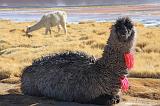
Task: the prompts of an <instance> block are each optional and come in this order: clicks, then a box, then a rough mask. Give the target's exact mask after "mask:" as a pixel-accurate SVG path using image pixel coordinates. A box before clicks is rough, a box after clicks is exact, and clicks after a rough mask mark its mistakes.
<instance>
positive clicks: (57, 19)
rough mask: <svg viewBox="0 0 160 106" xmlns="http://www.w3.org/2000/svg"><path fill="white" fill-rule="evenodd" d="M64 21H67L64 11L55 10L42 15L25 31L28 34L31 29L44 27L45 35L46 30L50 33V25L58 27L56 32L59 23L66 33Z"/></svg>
mask: <svg viewBox="0 0 160 106" xmlns="http://www.w3.org/2000/svg"><path fill="white" fill-rule="evenodd" d="M66 21H67V13H66V12H65V11H55V12H53V13H49V14H46V15H43V17H42V18H41V20H40V21H39V22H37V23H36V24H35V25H33V26H30V27H28V28H27V30H26V33H27V34H28V33H30V32H32V31H35V30H38V29H40V28H43V27H45V28H46V31H45V34H46V35H47V34H48V31H49V32H50V34H51V27H54V26H57V27H58V32H59V31H60V25H61V26H62V28H63V30H64V32H65V34H67V29H66Z"/></svg>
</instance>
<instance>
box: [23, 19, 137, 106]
mask: <svg viewBox="0 0 160 106" xmlns="http://www.w3.org/2000/svg"><path fill="white" fill-rule="evenodd" d="M135 38H136V33H135V28H134V24H133V22H132V21H131V19H130V18H128V17H122V18H119V19H118V20H117V21H116V22H115V24H114V25H112V27H111V32H110V36H109V39H108V42H107V44H106V46H105V47H104V51H103V54H102V57H101V58H99V59H95V58H94V57H93V56H89V55H87V54H85V53H82V52H72V51H67V52H64V53H60V54H54V55H50V56H46V57H43V58H41V59H38V60H35V61H34V62H33V63H32V65H31V66H28V67H26V68H25V69H24V72H23V74H22V78H21V82H22V85H21V89H22V92H23V93H24V94H25V95H32V96H46V97H50V98H54V99H55V100H59V101H67V102H78V103H88V104H99V105H107V106H110V105H113V104H117V103H119V102H120V97H119V95H118V93H119V91H120V89H124V90H126V89H127V88H125V86H122V85H123V84H122V82H123V81H121V80H122V79H125V78H126V77H125V76H126V75H127V74H128V70H129V69H130V68H131V67H132V66H133V63H132V61H130V60H132V59H133V57H132V55H130V54H132V53H133V52H134V48H135V47H134V46H135ZM126 54H127V55H126ZM127 56H128V58H130V57H132V58H131V59H130V60H129V61H128V60H127V58H126V57H127Z"/></svg>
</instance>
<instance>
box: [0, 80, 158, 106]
mask: <svg viewBox="0 0 160 106" xmlns="http://www.w3.org/2000/svg"><path fill="white" fill-rule="evenodd" d="M14 79H17V81H15V82H14V83H12V84H10V83H7V82H6V81H7V80H2V81H1V83H0V106H53V105H54V106H95V105H91V104H78V103H69V102H57V101H54V99H49V98H45V97H33V96H27V95H23V94H22V93H21V90H20V81H19V78H14ZM129 81H130V89H129V92H128V93H125V94H121V96H122V102H121V103H119V104H117V105H116V106H160V79H140V78H130V79H129Z"/></svg>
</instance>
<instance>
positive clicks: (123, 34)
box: [108, 17, 135, 50]
mask: <svg viewBox="0 0 160 106" xmlns="http://www.w3.org/2000/svg"><path fill="white" fill-rule="evenodd" d="M134 38H135V29H134V24H133V22H132V21H131V19H130V18H129V17H122V18H119V19H118V20H117V21H116V23H115V24H114V25H113V26H112V30H111V35H110V38H109V41H108V43H109V44H111V45H112V46H115V47H116V48H123V49H126V50H127V49H130V48H131V47H132V46H133V43H134Z"/></svg>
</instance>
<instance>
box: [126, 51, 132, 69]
mask: <svg viewBox="0 0 160 106" xmlns="http://www.w3.org/2000/svg"><path fill="white" fill-rule="evenodd" d="M124 59H125V64H126V66H127V68H128V69H129V70H130V69H131V68H133V65H134V57H133V54H132V53H125V54H124Z"/></svg>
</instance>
